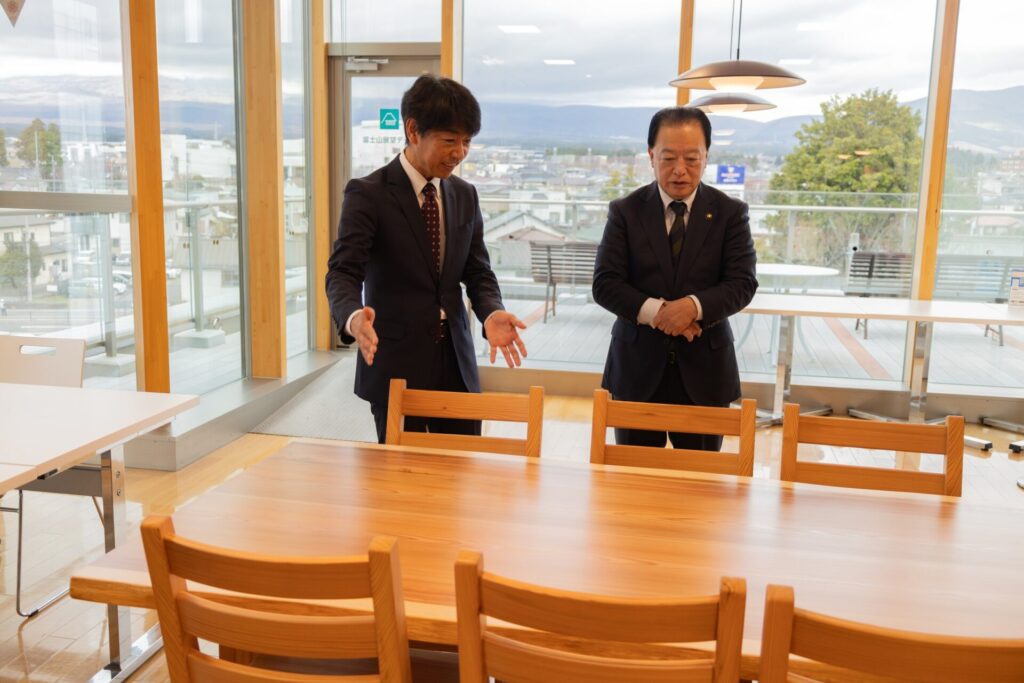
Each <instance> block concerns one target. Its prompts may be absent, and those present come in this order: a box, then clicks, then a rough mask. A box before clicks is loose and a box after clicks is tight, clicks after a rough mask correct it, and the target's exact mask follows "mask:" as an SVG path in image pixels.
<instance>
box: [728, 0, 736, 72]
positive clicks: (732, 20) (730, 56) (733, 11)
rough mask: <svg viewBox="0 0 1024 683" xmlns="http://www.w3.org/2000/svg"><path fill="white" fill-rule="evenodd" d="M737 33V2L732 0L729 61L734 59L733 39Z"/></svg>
mask: <svg viewBox="0 0 1024 683" xmlns="http://www.w3.org/2000/svg"><path fill="white" fill-rule="evenodd" d="M735 33H736V0H732V15H731V16H730V17H729V53H728V55H726V56H727V58H728V59H732V37H733V35H734V34H735Z"/></svg>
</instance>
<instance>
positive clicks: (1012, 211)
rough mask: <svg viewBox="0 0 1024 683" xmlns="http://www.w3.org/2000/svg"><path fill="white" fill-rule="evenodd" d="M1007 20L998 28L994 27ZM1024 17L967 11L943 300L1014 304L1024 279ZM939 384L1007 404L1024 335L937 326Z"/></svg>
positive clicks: (945, 229)
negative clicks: (1002, 398) (1014, 273)
mask: <svg viewBox="0 0 1024 683" xmlns="http://www.w3.org/2000/svg"><path fill="white" fill-rule="evenodd" d="M993 17H998V18H999V20H998V21H993ZM1018 20H1024V8H1021V7H1019V6H1017V5H1004V4H1002V3H996V2H994V1H993V0H978V1H977V2H970V3H964V4H961V6H960V22H959V25H958V28H957V46H956V62H955V68H954V72H953V97H952V103H951V110H950V121H949V146H948V149H947V151H946V177H945V185H944V190H943V192H944V194H943V198H942V221H941V223H940V228H939V249H938V255H937V260H936V265H935V290H934V298H935V299H944V300H954V301H974V302H979V303H982V302H1000V303H1002V302H1005V301H1006V300H1007V298H1008V296H1009V287H1010V271H1011V270H1015V269H1020V270H1024V152H1022V151H1021V150H1024V126H1022V125H1021V123H1020V120H1019V118H1020V117H1019V115H1018V114H1017V113H1016V112H1017V111H1018V110H1019V107H1018V105H1017V103H1018V102H1019V100H1020V91H1021V86H1024V68H1022V66H1021V64H1022V58H1024V45H1022V44H1021V42H1020V37H1019V35H1017V34H1016V33H1017V32H1015V31H1014V30H1013V29H1014V28H1015V27H1016V26H1017V25H1018V24H1019V21H1018ZM932 343H933V349H934V353H933V355H932V359H933V360H932V364H931V377H930V379H931V380H932V382H939V383H946V384H957V385H970V386H972V387H974V389H972V391H975V392H981V393H990V392H992V391H997V392H999V393H1000V394H1003V395H1005V391H1006V389H1007V388H1011V387H1013V388H1017V389H1020V388H1022V387H1024V329H1022V328H1021V327H1020V326H1010V325H1008V326H1006V327H995V328H989V327H986V326H983V325H936V327H935V333H934V336H933V342H932Z"/></svg>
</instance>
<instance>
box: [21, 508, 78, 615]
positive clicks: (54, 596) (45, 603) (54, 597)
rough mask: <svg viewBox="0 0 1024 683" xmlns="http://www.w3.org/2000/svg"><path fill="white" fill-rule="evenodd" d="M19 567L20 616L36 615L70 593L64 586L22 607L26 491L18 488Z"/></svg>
mask: <svg viewBox="0 0 1024 683" xmlns="http://www.w3.org/2000/svg"><path fill="white" fill-rule="evenodd" d="M17 514H18V568H17V572H16V575H15V576H16V578H15V585H16V589H15V596H14V609H15V610H16V611H17V612H18V616H22V617H26V618H28V617H34V616H35V615H37V614H39V613H40V612H42V611H43V610H44V609H46V608H47V607H49V606H50V605H52V604H53V603H55V602H57V601H58V600H60V599H61V598H63V597H64V596H65V595H67V594H68V590H69V589H68V588H62V589H61V590H58V591H57V592H56V593H53V594H52V595H50V597H48V598H45V599H44V600H42V601H41V602H39V603H38V604H37V605H36V606H35V607H33V608H31V609H29V610H28V611H25V610H23V609H22V608H21V560H22V545H23V542H22V539H23V538H24V537H25V533H24V527H25V525H24V524H23V520H24V519H25V492H24V491H22V490H21V489H18V512H17Z"/></svg>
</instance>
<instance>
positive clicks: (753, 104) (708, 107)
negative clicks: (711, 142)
mask: <svg viewBox="0 0 1024 683" xmlns="http://www.w3.org/2000/svg"><path fill="white" fill-rule="evenodd" d="M688 106H691V107H696V108H697V109H700V110H702V111H706V112H708V113H709V114H728V113H733V114H738V113H740V112H745V111H764V110H765V109H774V108H775V105H774V104H772V103H771V102H769V101H768V100H766V99H764V98H763V97H758V96H757V95H752V94H751V93H730V92H715V93H711V94H710V95H705V96H704V97H699V98H697V99H695V100H694V101H693V102H690V104H689V105H688Z"/></svg>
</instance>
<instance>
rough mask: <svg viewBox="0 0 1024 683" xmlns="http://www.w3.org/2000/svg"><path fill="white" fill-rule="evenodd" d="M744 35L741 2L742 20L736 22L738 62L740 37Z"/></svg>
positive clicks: (741, 3)
mask: <svg viewBox="0 0 1024 683" xmlns="http://www.w3.org/2000/svg"><path fill="white" fill-rule="evenodd" d="M742 34H743V0H740V18H739V21H737V22H736V60H737V61H739V58H740V36H741V35H742Z"/></svg>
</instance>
